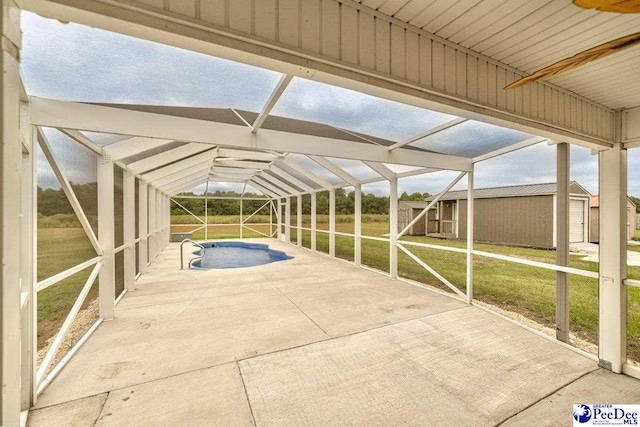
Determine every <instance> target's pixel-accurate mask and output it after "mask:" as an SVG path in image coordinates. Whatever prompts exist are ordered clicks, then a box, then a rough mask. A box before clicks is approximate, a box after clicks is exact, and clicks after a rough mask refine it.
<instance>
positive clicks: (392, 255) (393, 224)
mask: <svg viewBox="0 0 640 427" xmlns="http://www.w3.org/2000/svg"><path fill="white" fill-rule="evenodd" d="M397 236H398V178H392V179H390V180H389V277H391V278H392V279H396V278H397V277H398V246H397V245H396V240H397Z"/></svg>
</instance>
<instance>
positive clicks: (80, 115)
mask: <svg viewBox="0 0 640 427" xmlns="http://www.w3.org/2000/svg"><path fill="white" fill-rule="evenodd" d="M31 109H32V110H31V122H32V124H35V125H40V126H49V127H64V128H68V129H78V130H87V131H93V132H107V133H117V134H123V135H133V136H138V137H148V138H165V139H172V140H179V141H187V142H201V143H205V144H211V145H219V146H221V147H228V148H241V149H254V150H263V151H276V152H288V153H299V154H307V155H317V156H328V157H336V158H344V159H353V160H368V161H372V162H379V163H392V164H399V165H408V166H421V167H433V168H438V169H446V170H457V171H465V172H468V171H470V170H471V159H468V158H464V157H457V156H449V155H444V154H437V153H428V152H423V151H418V150H408V149H403V148H398V149H395V150H393V151H388V150H387V149H386V148H385V147H379V146H375V145H372V144H369V143H365V142H362V143H360V142H354V141H349V140H342V139H335V138H326V137H320V136H312V135H302V134H296V133H291V132H283V131H277V130H272V129H261V130H260V132H258V133H257V134H253V133H252V132H251V129H250V128H248V127H247V126H244V125H234V124H227V123H217V122H211V121H207V120H198V119H190V118H184V117H177V116H169V115H164V114H155V113H147V112H142V111H133V110H126V109H122V108H115V107H106V106H102V105H93V104H82V103H75V102H67V101H56V100H50V99H44V98H37V97H31Z"/></svg>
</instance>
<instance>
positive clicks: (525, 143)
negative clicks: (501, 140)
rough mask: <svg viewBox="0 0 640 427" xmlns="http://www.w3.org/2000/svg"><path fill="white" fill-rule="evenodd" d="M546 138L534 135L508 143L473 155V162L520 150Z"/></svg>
mask: <svg viewBox="0 0 640 427" xmlns="http://www.w3.org/2000/svg"><path fill="white" fill-rule="evenodd" d="M546 140H547V138H543V137H540V136H534V137H533V138H528V139H525V140H524V141H520V142H518V143H517V144H514V145H510V146H508V147H504V148H500V149H499V150H495V151H492V152H490V153H486V154H482V155H480V156H477V157H474V158H473V159H472V160H473V163H478V162H482V161H484V160H489V159H492V158H494V157H498V156H502V155H503V154H507V153H511V152H513V151H517V150H522V149H523V148H527V147H531V146H532V145H536V144H539V143H541V142H544V141H546Z"/></svg>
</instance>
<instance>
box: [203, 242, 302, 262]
mask: <svg viewBox="0 0 640 427" xmlns="http://www.w3.org/2000/svg"><path fill="white" fill-rule="evenodd" d="M202 246H204V248H205V249H204V257H203V258H202V259H201V260H199V261H194V262H193V264H192V267H193V268H197V269H211V268H241V267H252V266H254V265H262V264H269V263H271V262H276V261H283V260H287V259H291V258H292V257H290V256H288V255H287V254H286V253H284V252H281V251H276V250H273V249H269V246H268V245H262V244H258V243H242V242H216V243H212V242H208V243H203V244H202ZM194 253H195V254H199V253H200V251H196V252H194Z"/></svg>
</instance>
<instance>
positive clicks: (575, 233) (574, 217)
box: [569, 200, 587, 243]
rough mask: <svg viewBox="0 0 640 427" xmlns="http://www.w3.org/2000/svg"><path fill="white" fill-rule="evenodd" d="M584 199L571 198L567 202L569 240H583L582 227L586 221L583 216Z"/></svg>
mask: <svg viewBox="0 0 640 427" xmlns="http://www.w3.org/2000/svg"><path fill="white" fill-rule="evenodd" d="M584 203H585V202H584V200H571V201H570V202H569V218H570V223H571V224H570V226H569V242H570V243H582V242H584V228H585V227H586V225H587V224H586V221H585V217H584Z"/></svg>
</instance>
